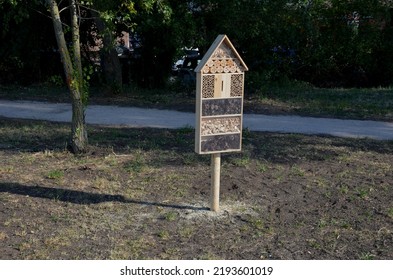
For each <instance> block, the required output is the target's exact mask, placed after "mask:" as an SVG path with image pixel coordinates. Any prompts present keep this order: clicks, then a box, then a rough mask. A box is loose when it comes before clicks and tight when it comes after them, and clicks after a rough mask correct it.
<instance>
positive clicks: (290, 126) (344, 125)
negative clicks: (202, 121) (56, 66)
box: [0, 100, 393, 140]
mask: <svg viewBox="0 0 393 280" xmlns="http://www.w3.org/2000/svg"><path fill="white" fill-rule="evenodd" d="M0 116H2V117H7V118H20V119H37V120H48V121H58V122H70V120H71V105H70V104H65V103H45V102H31V101H6V100H0ZM86 121H87V123H89V124H100V125H119V126H127V127H155V128H181V127H186V126H192V127H193V126H194V124H195V115H194V114H193V113H184V112H177V111H169V110H157V109H142V108H135V107H119V106H99V105H90V106H88V108H87V112H86ZM243 127H244V128H248V129H250V130H252V131H269V132H285V133H302V134H327V135H333V136H339V137H352V138H362V137H367V138H373V139H379V140H393V122H377V121H358V120H338V119H327V118H310V117H299V116H270V115H256V114H246V115H244V124H243Z"/></svg>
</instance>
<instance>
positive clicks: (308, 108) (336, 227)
mask: <svg viewBox="0 0 393 280" xmlns="http://www.w3.org/2000/svg"><path fill="white" fill-rule="evenodd" d="M0 98H9V99H34V100H48V101H56V102H58V101H64V102H69V100H68V93H67V91H66V90H64V89H55V90H54V89H53V88H45V87H41V88H40V87H29V88H20V87H19V88H15V87H14V88H5V87H0ZM392 100H393V96H392V89H390V88H385V89H317V88H313V87H310V86H309V85H304V84H296V85H284V86H280V87H276V86H274V85H269V86H267V87H264V88H261V89H260V91H257V92H255V93H253V94H252V95H248V93H246V96H245V112H246V113H247V112H257V113H261V112H262V113H296V114H302V115H311V116H334V117H340V118H359V119H379V120H389V121H391V120H392V119H393V117H392V108H393V106H392ZM90 102H91V103H95V104H120V105H135V106H148V107H155V108H170V109H173V108H175V109H179V110H188V111H190V110H193V108H194V104H195V100H194V97H193V96H192V94H191V95H190V94H189V93H184V92H180V91H177V92H175V91H172V90H170V89H169V90H163V91H148V90H146V91H145V90H140V89H136V88H132V87H130V88H127V89H126V90H125V93H124V95H122V96H116V97H110V98H108V97H105V96H104V95H102V94H101V93H100V92H99V89H94V93H92V94H91V99H90ZM88 132H89V143H90V151H89V153H87V154H86V155H83V156H74V155H72V154H70V153H68V152H67V150H66V148H65V147H66V144H67V143H66V142H67V138H68V135H69V126H68V125H65V124H56V123H49V122H41V121H17V120H5V119H1V118H0V139H2V141H1V143H0V162H1V164H0V207H2V211H1V212H0V259H260V258H270V259H332V258H333V259H392V258H393V255H392V252H393V250H392V248H393V243H392V238H391V234H392V232H393V226H392V221H393V207H392V203H391V201H392V199H393V189H392V186H393V177H392V174H393V172H392V171H393V165H392V162H393V142H391V141H390V142H389V141H374V140H362V139H339V138H334V137H320V136H311V135H308V136H304V135H285V134H274V133H255V132H251V131H248V130H246V131H244V135H243V136H244V139H243V152H241V153H236V154H226V155H225V156H224V157H223V158H222V161H223V162H222V178H221V211H220V212H219V213H211V212H210V211H207V207H208V205H209V195H210V194H209V193H210V189H209V186H210V177H209V176H210V173H209V171H210V166H209V165H210V157H208V156H199V155H196V154H195V153H194V152H193V146H194V130H193V129H192V128H190V127H184V128H182V129H179V130H166V129H127V128H108V127H99V126H89V127H88ZM3 206H4V207H3ZM3 209H4V211H3ZM26 209H28V211H26Z"/></svg>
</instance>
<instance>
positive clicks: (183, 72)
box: [172, 49, 202, 84]
mask: <svg viewBox="0 0 393 280" xmlns="http://www.w3.org/2000/svg"><path fill="white" fill-rule="evenodd" d="M184 51H185V55H184V56H183V57H182V58H181V59H178V60H177V61H176V62H175V63H174V64H173V66H172V74H173V75H175V76H178V78H179V80H180V81H181V82H182V83H185V84H191V83H194V82H195V81H196V75H195V72H194V69H195V68H196V67H197V66H198V64H199V62H200V61H201V59H202V57H201V54H200V53H199V49H184Z"/></svg>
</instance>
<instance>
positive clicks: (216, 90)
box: [195, 35, 248, 154]
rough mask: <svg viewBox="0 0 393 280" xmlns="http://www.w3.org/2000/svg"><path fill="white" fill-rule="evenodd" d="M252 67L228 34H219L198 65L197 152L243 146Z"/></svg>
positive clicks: (225, 149) (213, 151)
mask: <svg viewBox="0 0 393 280" xmlns="http://www.w3.org/2000/svg"><path fill="white" fill-rule="evenodd" d="M247 70H248V68H247V66H246V64H245V63H244V62H243V60H242V58H241V57H240V55H239V54H238V53H237V51H236V49H235V48H234V47H233V45H232V43H231V42H230V41H229V39H228V37H227V36H226V35H219V36H218V37H217V38H216V40H215V41H214V43H213V44H212V45H211V47H210V48H209V50H208V51H207V53H206V54H205V56H204V57H203V58H202V60H201V62H200V63H199V65H198V66H197V68H196V69H195V72H196V74H197V90H196V126H195V128H196V133H195V152H196V153H198V154H212V153H222V152H233V151H240V150H241V142H242V141H241V139H242V119H243V117H242V115H243V93H244V72H245V71H247Z"/></svg>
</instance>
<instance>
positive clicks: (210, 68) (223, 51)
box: [194, 35, 248, 74]
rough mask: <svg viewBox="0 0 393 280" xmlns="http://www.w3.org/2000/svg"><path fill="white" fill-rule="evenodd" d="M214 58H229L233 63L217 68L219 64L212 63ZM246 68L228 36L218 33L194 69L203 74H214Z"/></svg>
mask: <svg viewBox="0 0 393 280" xmlns="http://www.w3.org/2000/svg"><path fill="white" fill-rule="evenodd" d="M216 60H230V61H233V64H229V65H226V67H225V69H224V68H223V69H218V68H219V66H218V67H217V63H214V61H216ZM247 70H248V67H247V65H246V64H245V63H244V61H243V59H242V58H241V57H240V55H239V53H238V52H237V51H236V49H235V47H234V46H233V45H232V43H231V41H229V39H228V37H227V36H226V35H218V36H217V38H216V40H215V41H214V42H213V44H212V45H211V46H210V48H209V49H208V50H207V52H206V54H205V55H204V56H203V58H202V60H201V61H200V63H199V64H198V66H197V67H196V68H195V70H194V71H195V72H197V73H203V74H215V73H228V72H230V73H234V72H235V73H236V72H237V73H240V72H244V71H247Z"/></svg>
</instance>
